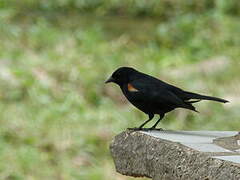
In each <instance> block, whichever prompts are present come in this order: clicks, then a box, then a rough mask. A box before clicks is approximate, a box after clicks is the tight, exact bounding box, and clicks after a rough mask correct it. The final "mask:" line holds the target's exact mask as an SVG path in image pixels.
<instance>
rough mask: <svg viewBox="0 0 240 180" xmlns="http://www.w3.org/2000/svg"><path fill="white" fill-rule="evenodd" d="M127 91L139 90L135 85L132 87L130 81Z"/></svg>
mask: <svg viewBox="0 0 240 180" xmlns="http://www.w3.org/2000/svg"><path fill="white" fill-rule="evenodd" d="M127 88H128V91H130V92H138V91H139V90H137V89H136V88H135V87H133V85H131V84H130V83H128V86H127Z"/></svg>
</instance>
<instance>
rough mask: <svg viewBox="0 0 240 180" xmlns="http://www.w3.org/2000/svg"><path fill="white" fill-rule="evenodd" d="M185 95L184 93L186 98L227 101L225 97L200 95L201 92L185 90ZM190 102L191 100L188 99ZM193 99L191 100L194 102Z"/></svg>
mask: <svg viewBox="0 0 240 180" xmlns="http://www.w3.org/2000/svg"><path fill="white" fill-rule="evenodd" d="M185 95H186V99H200V100H211V101H217V102H221V103H227V102H229V101H227V100H225V99H221V98H217V97H212V96H205V95H201V94H196V93H192V92H187V91H185ZM190 102H191V101H190ZM194 102H195V101H193V103H194Z"/></svg>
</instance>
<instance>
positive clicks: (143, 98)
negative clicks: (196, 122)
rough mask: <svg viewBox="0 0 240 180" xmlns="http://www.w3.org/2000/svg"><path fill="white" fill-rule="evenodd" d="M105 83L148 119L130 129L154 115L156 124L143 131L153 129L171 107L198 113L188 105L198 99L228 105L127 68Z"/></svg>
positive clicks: (119, 70) (221, 100) (122, 68)
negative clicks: (119, 89)
mask: <svg viewBox="0 0 240 180" xmlns="http://www.w3.org/2000/svg"><path fill="white" fill-rule="evenodd" d="M109 82H113V83H116V84H117V85H119V86H120V88H121V90H122V92H123V94H124V95H125V96H126V98H127V99H128V100H129V101H130V102H131V103H132V104H133V105H134V106H135V107H137V108H138V109H140V110H141V111H143V112H144V113H146V114H147V115H148V116H149V119H148V120H147V121H145V122H144V123H143V124H142V125H141V126H139V127H138V128H129V129H133V130H141V129H143V126H144V125H145V124H147V123H148V122H149V121H151V120H152V119H153V117H154V115H155V114H158V115H159V116H160V118H159V119H158V121H157V122H156V123H155V124H154V125H153V126H152V127H151V128H145V129H156V126H157V124H158V123H159V122H160V121H161V120H162V119H163V117H164V115H165V113H167V112H170V111H172V110H174V109H175V108H185V109H189V110H192V111H195V112H198V111H197V110H196V109H195V107H194V106H193V105H192V104H193V103H196V102H199V101H201V100H212V101H217V102H221V103H226V102H228V101H227V100H224V99H220V98H217V97H211V96H205V95H201V94H196V93H192V92H188V91H184V90H182V89H180V88H178V87H176V86H173V85H170V84H168V83H165V82H163V81H161V80H159V79H157V78H155V77H152V76H149V75H147V74H144V73H142V72H139V71H137V70H135V69H133V68H131V67H120V68H118V69H117V70H116V71H115V72H113V74H112V76H111V77H110V78H109V79H108V80H107V81H106V82H105V83H109ZM191 99H194V100H191Z"/></svg>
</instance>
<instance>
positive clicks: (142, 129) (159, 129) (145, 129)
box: [127, 127, 163, 131]
mask: <svg viewBox="0 0 240 180" xmlns="http://www.w3.org/2000/svg"><path fill="white" fill-rule="evenodd" d="M127 129H128V130H130V131H152V130H155V131H163V129H162V128H139V127H138V128H137V127H136V128H127Z"/></svg>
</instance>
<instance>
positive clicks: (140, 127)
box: [128, 114, 154, 130]
mask: <svg viewBox="0 0 240 180" xmlns="http://www.w3.org/2000/svg"><path fill="white" fill-rule="evenodd" d="M148 117H149V118H148V120H147V121H145V122H144V123H143V124H141V126H139V127H138V128H128V130H149V128H143V126H144V125H145V124H147V123H148V122H149V121H151V120H152V119H153V117H154V114H148Z"/></svg>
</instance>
